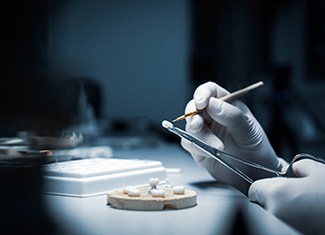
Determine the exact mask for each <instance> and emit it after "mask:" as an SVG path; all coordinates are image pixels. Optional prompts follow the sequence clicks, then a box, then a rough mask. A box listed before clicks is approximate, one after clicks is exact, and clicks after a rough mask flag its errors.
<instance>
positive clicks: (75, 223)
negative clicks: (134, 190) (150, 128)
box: [44, 144, 299, 235]
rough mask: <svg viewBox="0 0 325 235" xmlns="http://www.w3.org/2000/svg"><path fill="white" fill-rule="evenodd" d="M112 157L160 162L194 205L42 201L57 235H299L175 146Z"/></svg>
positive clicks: (90, 199)
mask: <svg viewBox="0 0 325 235" xmlns="http://www.w3.org/2000/svg"><path fill="white" fill-rule="evenodd" d="M114 156H116V157H123V158H137V159H150V160H159V161H161V162H162V163H163V165H164V166H165V167H166V168H167V169H169V168H180V169H181V170H182V171H181V172H178V173H177V172H176V173H169V174H168V178H169V180H170V183H171V184H172V185H184V186H185V187H186V188H188V189H192V190H195V191H196V192H197V205H196V206H195V207H192V208H188V209H182V210H163V211H129V210H120V209H114V208H112V207H110V206H108V205H106V196H97V197H88V198H76V197H65V196H55V195H44V202H45V206H46V208H47V209H48V213H49V215H50V217H51V218H52V219H53V221H54V222H55V223H56V225H57V227H58V229H59V230H58V234H69V235H74V234H78V235H88V234H89V235H101V234H114V235H118V234H142V235H146V234H150V235H152V234H168V235H172V234H200V235H205V234H238V233H239V234H264V235H265V234H272V235H273V234H299V233H298V232H297V231H296V230H294V229H293V228H291V227H289V226H288V225H286V224H285V223H284V222H282V221H281V220H279V219H277V218H276V217H274V216H273V215H271V214H270V213H268V212H267V211H265V210H264V209H263V208H261V207H260V206H259V205H257V204H255V203H252V202H250V201H249V200H248V199H247V197H246V196H244V195H243V194H242V193H240V192H239V191H237V190H236V189H233V188H231V187H227V186H225V185H221V184H217V183H216V182H215V180H214V179H213V178H212V177H211V176H210V175H209V174H208V173H207V172H206V171H205V170H204V169H203V168H201V167H199V166H198V165H196V163H195V162H194V161H193V159H192V158H191V156H190V155H189V154H188V153H187V152H185V151H184V150H183V149H182V148H181V147H180V146H179V145H177V144H172V145H165V144H161V145H158V146H157V147H153V148H147V149H144V148H139V149H132V150H120V151H119V150H115V151H114ZM239 208H240V209H239ZM238 211H241V213H239V214H240V215H241V216H240V215H238V213H237V212H238ZM236 218H237V219H236ZM238 218H239V219H238ZM240 218H242V219H240ZM235 228H237V230H235ZM245 230H246V231H245Z"/></svg>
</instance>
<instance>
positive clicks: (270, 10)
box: [0, 0, 325, 157]
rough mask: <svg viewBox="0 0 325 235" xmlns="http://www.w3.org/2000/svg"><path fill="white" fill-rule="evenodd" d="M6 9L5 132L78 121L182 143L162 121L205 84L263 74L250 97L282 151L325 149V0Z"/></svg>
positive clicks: (55, 4) (142, 0) (85, 128)
mask: <svg viewBox="0 0 325 235" xmlns="http://www.w3.org/2000/svg"><path fill="white" fill-rule="evenodd" d="M2 11H3V14H1V15H2V16H1V17H2V18H3V19H2V20H1V24H2V27H1V28H2V30H3V31H4V33H3V34H2V35H3V36H2V37H3V39H4V40H3V42H2V46H1V50H2V53H1V56H2V57H3V58H2V63H1V64H2V70H1V73H2V78H1V86H0V89H1V90H0V96H1V100H2V103H1V111H0V121H1V126H0V132H1V136H11V135H16V133H17V132H18V131H26V130H27V131H34V130H49V129H53V130H61V129H65V128H67V127H69V128H71V127H74V128H79V130H81V132H85V133H86V134H89V135H102V136H105V135H106V136H110V135H116V134H118V133H122V135H123V134H124V133H131V132H135V133H150V134H156V135H163V138H165V139H167V140H170V141H174V140H176V141H179V140H178V139H173V138H172V137H171V136H168V134H166V133H165V132H164V131H163V130H162V129H161V127H160V125H161V121H162V120H163V119H168V120H171V119H173V118H175V117H177V116H179V115H181V114H182V113H183V112H184V108H185V104H186V103H187V102H188V101H189V100H190V99H191V97H192V94H193V91H194V90H195V88H196V87H197V86H198V85H199V84H202V83H204V82H206V81H214V82H217V83H218V84H220V85H222V86H224V87H225V88H227V89H228V90H229V91H234V90H236V89H239V88H242V87H244V86H247V85H249V84H251V83H254V82H257V81H260V80H262V81H264V83H265V85H264V86H263V87H262V88H260V89H259V90H257V91H254V92H252V93H251V94H250V95H248V96H246V97H244V98H243V100H244V101H245V102H246V103H247V104H248V105H249V107H250V108H251V109H252V111H253V112H254V114H255V116H256V117H257V119H258V120H259V121H260V122H261V124H262V126H263V127H264V128H265V130H266V131H267V133H268V135H269V137H270V140H271V142H272V144H273V145H274V148H275V150H276V152H277V153H278V155H279V156H284V157H286V156H288V157H292V156H293V155H295V154H296V153H298V152H309V153H312V154H315V155H317V156H319V157H322V156H323V157H324V156H325V147H324V146H325V145H324V143H325V119H324V115H325V97H324V94H325V93H324V88H325V66H324V62H325V18H324V13H325V12H324V11H325V5H324V1H322V0H295V1H294V0H282V1H278V0H265V1H257V0H219V1H217V0H214V1H212V0H210V1H209V0H207V1H200V0H192V1H186V0H179V1H173V0H166V1H149V0H120V1H109V0H91V1H90V0H56V1H54V0H47V1H44V0H42V1H41V0H39V1H37V0H36V1H22V0H16V1H10V2H9V3H8V2H6V3H4V6H3V7H2ZM4 13H6V14H4ZM178 125H179V126H182V125H184V123H179V124H178Z"/></svg>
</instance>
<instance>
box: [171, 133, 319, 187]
mask: <svg viewBox="0 0 325 235" xmlns="http://www.w3.org/2000/svg"><path fill="white" fill-rule="evenodd" d="M168 130H169V131H170V132H172V133H174V134H176V135H178V136H180V137H182V138H184V139H187V140H189V141H190V142H192V143H193V144H195V145H196V146H198V147H199V148H200V149H202V150H204V151H205V152H206V153H208V154H209V156H210V157H212V158H213V159H215V160H216V161H218V162H219V163H221V164H222V165H224V166H225V167H226V168H228V169H229V170H230V171H232V172H233V173H235V174H237V175H238V176H240V177H241V178H242V179H244V180H245V181H246V182H248V183H249V184H252V183H253V182H254V180H253V179H252V178H251V177H249V176H248V175H247V174H245V173H244V172H243V171H241V170H240V169H238V168H237V167H234V166H232V165H231V164H229V163H228V161H229V159H231V160H234V161H237V162H239V163H242V164H244V165H246V166H248V167H251V168H254V169H258V170H261V171H264V172H265V173H266V174H264V175H267V177H279V176H284V177H295V175H294V173H293V171H292V164H293V163H294V162H297V161H299V160H302V159H312V160H315V161H318V162H321V163H324V164H325V161H324V160H323V159H319V158H316V157H314V156H312V155H310V154H305V153H301V154H298V155H296V156H295V157H294V158H293V160H292V161H291V163H290V164H289V166H288V168H287V170H286V171H278V170H274V169H271V168H267V167H264V166H262V165H260V164H257V163H255V162H251V161H248V160H244V159H241V158H239V157H236V156H233V155H231V154H229V153H226V152H224V151H222V150H219V149H217V148H214V147H212V146H210V145H208V144H207V143H205V142H204V141H202V140H200V139H198V138H197V137H195V136H193V135H191V134H189V133H188V132H186V131H183V130H182V129H179V128H177V127H171V128H168ZM262 178H266V177H265V176H264V177H262ZM255 180H256V179H255Z"/></svg>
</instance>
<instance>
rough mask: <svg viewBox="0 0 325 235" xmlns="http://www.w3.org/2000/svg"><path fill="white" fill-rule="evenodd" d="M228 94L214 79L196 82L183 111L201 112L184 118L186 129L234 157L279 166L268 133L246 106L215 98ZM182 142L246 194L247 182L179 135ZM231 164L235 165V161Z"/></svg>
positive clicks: (214, 173) (198, 159)
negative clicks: (196, 85) (266, 133)
mask: <svg viewBox="0 0 325 235" xmlns="http://www.w3.org/2000/svg"><path fill="white" fill-rule="evenodd" d="M227 94H229V92H228V91H227V90H225V89H224V88H222V87H220V86H219V85H217V84H216V83H213V82H207V83H205V84H202V85H201V86H199V87H198V88H197V89H196V90H195V92H194V99H193V100H191V101H190V102H189V103H188V104H187V106H186V109H185V113H188V112H190V111H193V110H196V109H197V110H202V112H201V113H200V114H199V115H195V116H192V117H189V118H187V119H186V121H187V123H186V126H185V128H186V131H188V132H189V133H192V134H193V135H195V136H197V137H198V138H200V139H201V140H203V141H205V142H206V143H208V144H210V145H212V146H214V147H216V148H218V149H220V150H223V151H225V152H228V153H230V154H232V155H235V156H237V157H241V158H243V159H246V160H249V161H253V162H256V163H259V164H261V165H264V166H265V167H270V168H273V169H279V168H281V164H280V162H279V160H278V158H277V156H276V154H275V152H274V150H273V148H272V146H271V145H270V143H269V140H268V138H267V136H266V135H265V133H264V131H263V129H262V127H261V126H260V124H259V123H258V122H257V120H256V119H255V117H254V116H253V115H252V113H251V112H250V110H249V109H248V108H247V106H246V105H245V104H244V103H242V102H240V101H235V102H233V103H232V104H230V103H227V102H224V101H222V100H220V99H218V98H220V97H222V96H225V95H227ZM203 109H204V110H203ZM181 144H182V146H183V148H184V149H185V150H187V151H188V152H189V153H190V154H191V155H192V157H193V158H194V159H195V160H196V162H197V163H198V164H200V165H202V166H203V167H205V168H206V169H207V170H208V172H209V173H210V174H211V175H212V176H213V177H214V178H216V179H217V180H219V181H220V182H222V183H227V184H231V185H233V186H235V187H236V188H238V189H239V190H241V191H242V192H244V193H245V194H247V192H248V188H249V186H250V185H244V183H245V182H243V180H242V179H241V178H239V177H238V176H237V175H235V174H234V173H233V172H231V171H229V170H228V169H227V168H226V167H224V166H223V165H221V164H220V163H219V162H217V161H216V160H214V159H212V158H210V157H209V156H208V155H207V154H206V153H205V152H203V151H201V150H200V149H198V148H197V147H196V146H195V145H193V144H192V143H190V142H189V141H187V140H185V139H182V140H181ZM233 164H234V165H236V162H234V163H233ZM239 167H241V170H242V171H243V172H245V173H247V174H248V175H249V176H251V177H252V178H259V177H258V175H257V174H258V173H256V172H251V171H249V170H248V169H245V168H242V167H243V166H242V165H240V166H239Z"/></svg>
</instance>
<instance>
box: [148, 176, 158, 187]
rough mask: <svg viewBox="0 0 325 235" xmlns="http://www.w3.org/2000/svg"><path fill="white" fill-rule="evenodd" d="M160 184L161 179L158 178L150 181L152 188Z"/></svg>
mask: <svg viewBox="0 0 325 235" xmlns="http://www.w3.org/2000/svg"><path fill="white" fill-rule="evenodd" d="M158 183H159V179H158V178H150V179H149V184H150V186H151V187H154V186H156V185H157V184H158Z"/></svg>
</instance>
